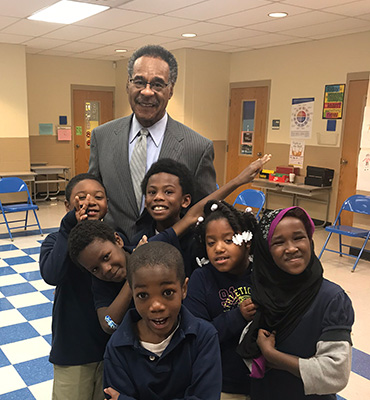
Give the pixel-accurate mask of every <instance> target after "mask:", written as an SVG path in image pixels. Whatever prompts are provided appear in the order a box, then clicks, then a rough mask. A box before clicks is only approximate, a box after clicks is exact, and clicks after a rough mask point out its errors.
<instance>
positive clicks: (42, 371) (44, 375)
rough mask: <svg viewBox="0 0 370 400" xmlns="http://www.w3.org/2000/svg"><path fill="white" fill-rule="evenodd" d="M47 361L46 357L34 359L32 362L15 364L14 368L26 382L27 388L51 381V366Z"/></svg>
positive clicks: (52, 373)
mask: <svg viewBox="0 0 370 400" xmlns="http://www.w3.org/2000/svg"><path fill="white" fill-rule="evenodd" d="M48 359H49V357H48V356H46V357H42V358H36V359H34V360H30V361H25V362H23V363H20V364H15V365H14V368H15V369H16V370H17V372H18V374H19V375H20V376H21V378H22V379H23V380H24V381H25V382H26V384H27V386H31V385H36V384H37V383H41V382H45V381H49V380H50V379H53V375H54V372H53V365H52V364H50V363H49V361H48Z"/></svg>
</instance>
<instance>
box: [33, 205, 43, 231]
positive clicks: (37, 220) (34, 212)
mask: <svg viewBox="0 0 370 400" xmlns="http://www.w3.org/2000/svg"><path fill="white" fill-rule="evenodd" d="M33 214H34V215H35V220H36V222H37V226H38V227H39V231H40V235H41V236H43V235H44V234H43V233H42V229H41V226H40V222H39V219H38V218H37V214H36V211H35V210H33Z"/></svg>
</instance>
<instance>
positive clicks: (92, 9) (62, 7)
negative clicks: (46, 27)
mask: <svg viewBox="0 0 370 400" xmlns="http://www.w3.org/2000/svg"><path fill="white" fill-rule="evenodd" d="M109 8H110V7H107V6H100V5H98V4H88V3H81V2H78V1H70V0H62V1H59V2H58V3H55V4H53V5H52V6H50V7H47V8H44V9H42V10H40V11H37V12H36V13H35V14H33V15H31V16H30V17H28V19H32V20H36V21H44V22H55V23H57V24H73V23H74V22H77V21H81V20H82V19H85V18H87V17H91V16H92V15H95V14H98V13H100V12H102V11H105V10H108V9H109Z"/></svg>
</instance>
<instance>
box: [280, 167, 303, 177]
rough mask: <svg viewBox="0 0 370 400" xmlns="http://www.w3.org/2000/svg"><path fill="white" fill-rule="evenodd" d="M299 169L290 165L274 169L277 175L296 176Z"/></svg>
mask: <svg viewBox="0 0 370 400" xmlns="http://www.w3.org/2000/svg"><path fill="white" fill-rule="evenodd" d="M300 172H301V169H300V168H298V167H293V166H291V165H278V166H277V167H276V173H278V174H288V175H289V174H296V175H299V174H300Z"/></svg>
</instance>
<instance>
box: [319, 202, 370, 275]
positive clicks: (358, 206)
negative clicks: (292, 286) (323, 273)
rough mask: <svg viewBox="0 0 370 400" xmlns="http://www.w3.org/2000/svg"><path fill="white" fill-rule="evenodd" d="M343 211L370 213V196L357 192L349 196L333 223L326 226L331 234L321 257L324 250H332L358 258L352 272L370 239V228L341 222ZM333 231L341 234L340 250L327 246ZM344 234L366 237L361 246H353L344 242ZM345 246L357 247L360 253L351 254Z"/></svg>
mask: <svg viewBox="0 0 370 400" xmlns="http://www.w3.org/2000/svg"><path fill="white" fill-rule="evenodd" d="M343 211H350V212H353V213H360V214H367V215H370V196H363V195H361V194H355V195H353V196H351V197H348V199H347V200H345V201H344V203H343V204H342V207H341V209H340V210H339V213H338V215H337V218H336V219H335V221H334V223H333V225H332V226H327V227H326V228H325V230H327V231H328V232H329V235H328V237H327V239H326V241H325V243H324V246H323V248H322V250H321V253H320V255H319V259H320V258H321V256H322V253H323V252H324V250H326V251H331V252H333V253H338V254H339V255H340V256H342V255H345V256H349V257H353V258H356V262H355V265H354V266H353V268H352V272H354V270H355V269H356V266H357V263H358V262H359V260H360V257H361V254H362V253H363V251H364V248H365V246H366V243H367V242H368V240H369V237H370V230H368V229H363V228H355V227H353V226H348V225H342V224H341V214H342V212H343ZM333 233H336V234H338V235H339V251H337V250H331V249H327V248H326V245H327V243H328V242H329V239H330V237H331V235H332V234H333ZM342 236H349V237H353V238H360V239H364V243H363V245H362V247H361V248H360V247H356V246H352V245H348V244H344V243H342ZM343 247H348V248H349V249H350V248H352V249H357V250H359V253H358V255H357V256H356V255H354V254H350V253H349V249H348V252H344V251H343Z"/></svg>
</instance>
